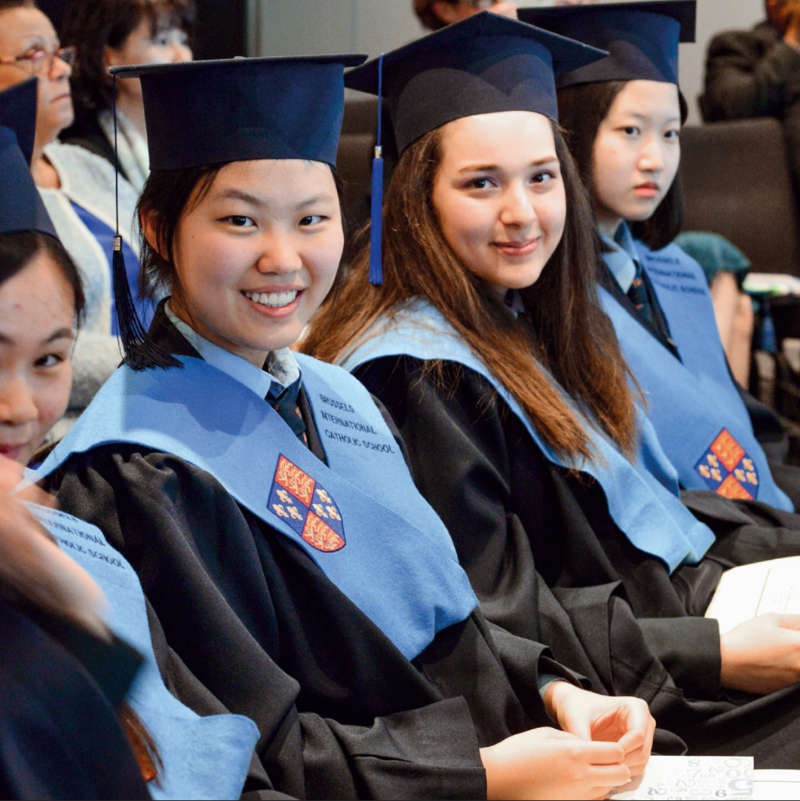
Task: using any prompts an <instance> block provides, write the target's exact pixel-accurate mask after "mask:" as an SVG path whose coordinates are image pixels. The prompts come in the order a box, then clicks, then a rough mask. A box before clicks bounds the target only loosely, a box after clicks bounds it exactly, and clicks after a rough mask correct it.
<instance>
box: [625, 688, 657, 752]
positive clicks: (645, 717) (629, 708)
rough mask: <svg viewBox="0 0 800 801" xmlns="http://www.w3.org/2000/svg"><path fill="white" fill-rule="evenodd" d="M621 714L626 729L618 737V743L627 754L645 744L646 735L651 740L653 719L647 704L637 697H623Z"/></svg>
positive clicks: (653, 728)
mask: <svg viewBox="0 0 800 801" xmlns="http://www.w3.org/2000/svg"><path fill="white" fill-rule="evenodd" d="M620 700H622V699H620ZM623 715H624V720H625V725H626V731H625V733H624V734H623V735H622V737H620V738H619V744H620V745H621V746H622V748H623V749H624V750H625V754H626V755H627V754H630V753H632V752H633V751H636V750H638V749H640V748H642V747H643V746H645V745H646V744H647V741H648V737H649V738H650V739H651V740H652V736H653V731H655V720H654V719H653V716H652V715H651V714H650V710H649V709H648V707H647V704H646V703H645V702H644V701H642V700H641V699H639V698H630V699H624V712H623Z"/></svg>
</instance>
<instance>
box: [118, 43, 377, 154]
mask: <svg viewBox="0 0 800 801" xmlns="http://www.w3.org/2000/svg"><path fill="white" fill-rule="evenodd" d="M364 60H365V56H359V55H337V56H310V57H291V58H234V59H218V60H210V61H187V62H184V63H180V64H153V65H148V66H132V67H114V68H112V70H111V72H112V74H113V75H114V76H115V78H139V79H140V80H141V82H142V97H143V101H144V112H145V120H146V124H147V144H148V150H149V153H150V169H152V170H174V169H181V168H184V167H195V166H200V165H206V164H221V163H225V162H229V161H249V160H251V159H310V160H312V161H322V162H325V163H327V164H330V165H335V164H336V149H337V146H338V142H339V133H340V131H341V127H342V114H343V110H344V84H343V74H344V68H345V67H349V66H353V65H355V64H360V63H361V62H363V61H364Z"/></svg>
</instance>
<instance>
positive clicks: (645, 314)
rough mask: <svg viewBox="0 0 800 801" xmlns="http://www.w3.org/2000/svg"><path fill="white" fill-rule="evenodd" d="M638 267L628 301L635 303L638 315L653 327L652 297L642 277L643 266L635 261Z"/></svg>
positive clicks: (629, 290)
mask: <svg viewBox="0 0 800 801" xmlns="http://www.w3.org/2000/svg"><path fill="white" fill-rule="evenodd" d="M633 263H634V265H635V266H636V275H635V276H634V277H633V281H631V285H630V288H629V289H628V293H627V294H628V299H629V300H630V301H631V303H633V305H634V306H635V308H636V313H637V314H638V315H639V317H640V318H641V319H642V320H644V321H645V322H647V323H649V324H650V325H653V306H652V304H651V302H650V295H649V293H648V292H647V285H646V284H645V282H644V276H643V275H642V265H641V264H639V262H638V261H637V260H636V259H634V260H633Z"/></svg>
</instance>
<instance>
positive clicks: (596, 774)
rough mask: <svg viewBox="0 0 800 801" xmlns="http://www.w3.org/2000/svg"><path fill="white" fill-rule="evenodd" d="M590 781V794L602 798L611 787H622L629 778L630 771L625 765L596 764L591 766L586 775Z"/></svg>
mask: <svg viewBox="0 0 800 801" xmlns="http://www.w3.org/2000/svg"><path fill="white" fill-rule="evenodd" d="M587 778H588V779H589V781H591V782H592V785H593V788H592V794H593V795H595V793H596V795H595V797H596V798H603V797H604V796H605V795H607V794H608V791H609V790H611V789H612V788H613V787H622V785H624V784H627V783H628V782H629V781H630V780H631V772H630V770H628V766H627V765H624V764H623V765H597V766H593V767H592V769H591V773H590V775H589V776H588V777H587Z"/></svg>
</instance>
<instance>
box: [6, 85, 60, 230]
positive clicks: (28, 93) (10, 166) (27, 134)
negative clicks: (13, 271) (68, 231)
mask: <svg viewBox="0 0 800 801" xmlns="http://www.w3.org/2000/svg"><path fill="white" fill-rule="evenodd" d="M36 89H37V80H36V79H35V78H32V79H31V80H29V81H25V82H24V83H21V84H17V85H16V86H12V87H11V88H10V89H7V90H6V91H4V92H0V234H11V233H16V232H18V231H39V232H41V233H43V234H49V235H50V236H52V237H55V238H56V239H58V236H57V234H56V230H55V228H54V227H53V223H52V222H51V220H50V217H49V216H48V214H47V211H46V210H45V207H44V203H43V202H42V198H41V196H40V195H39V190H38V189H37V188H36V184H35V183H34V182H33V176H32V175H31V168H30V160H31V154H32V153H33V138H34V134H35V131H36ZM20 142H21V143H22V147H20Z"/></svg>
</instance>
